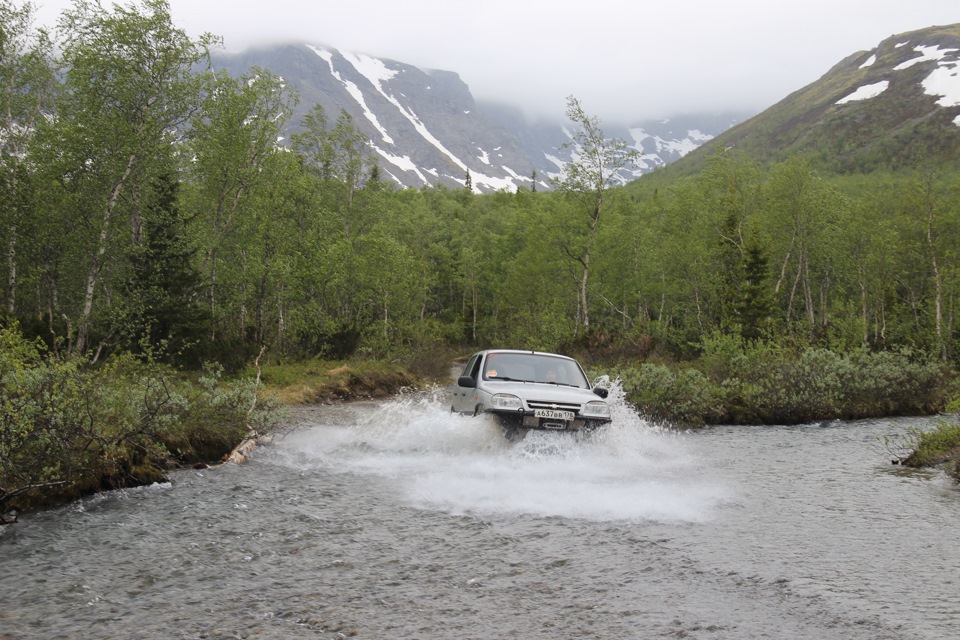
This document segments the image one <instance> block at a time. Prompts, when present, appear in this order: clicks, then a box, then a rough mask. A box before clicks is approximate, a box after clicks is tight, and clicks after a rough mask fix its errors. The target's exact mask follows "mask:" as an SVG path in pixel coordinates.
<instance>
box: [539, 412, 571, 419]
mask: <svg viewBox="0 0 960 640" xmlns="http://www.w3.org/2000/svg"><path fill="white" fill-rule="evenodd" d="M533 415H535V416H536V417H538V418H546V419H547V420H573V411H558V410H556V409H535V410H534V412H533Z"/></svg>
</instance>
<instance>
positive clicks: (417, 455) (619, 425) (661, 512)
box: [278, 383, 731, 522]
mask: <svg viewBox="0 0 960 640" xmlns="http://www.w3.org/2000/svg"><path fill="white" fill-rule="evenodd" d="M610 401H611V406H612V412H613V421H612V422H611V423H610V424H608V425H606V426H605V427H603V428H601V429H599V430H597V431H595V432H592V433H589V434H586V433H585V434H570V433H558V432H548V431H529V432H527V434H526V436H525V437H524V438H523V439H522V440H520V441H518V442H509V441H507V440H506V439H505V438H504V437H503V435H502V433H501V431H500V429H499V427H498V426H497V424H496V421H495V420H494V419H493V418H492V417H489V416H479V417H467V416H461V415H459V414H454V413H451V412H450V411H449V409H448V404H447V402H446V398H445V395H444V390H442V389H437V390H434V391H431V392H429V393H422V394H413V395H408V396H402V397H399V398H397V399H395V400H393V401H390V402H387V403H384V404H382V405H380V406H379V407H378V408H377V409H376V410H374V411H372V412H367V414H366V415H365V416H362V417H361V418H360V420H359V421H357V422H355V423H353V424H348V425H339V426H337V425H330V424H324V423H323V422H318V421H315V422H313V423H312V424H311V425H310V426H308V427H307V428H305V429H302V430H300V431H299V432H297V433H295V434H293V435H292V436H290V437H288V438H286V439H285V440H284V441H283V442H282V443H280V444H279V445H278V448H280V449H281V450H282V451H283V454H284V455H286V456H287V457H288V461H289V462H290V463H291V464H297V465H302V467H303V468H309V467H311V466H315V465H323V466H325V467H328V468H332V469H334V470H337V471H340V472H350V473H357V474H362V475H365V476H371V477H376V478H381V479H383V480H384V481H385V483H386V485H387V486H388V487H389V488H390V490H393V491H396V492H398V493H399V494H400V495H401V497H402V498H403V499H405V500H406V501H408V502H409V503H411V504H413V505H415V506H417V507H419V508H423V509H432V510H441V511H444V512H448V513H451V514H484V515H494V514H528V515H534V516H541V517H550V516H560V517H567V518H581V519H586V520H595V521H615V520H629V521H641V520H654V521H660V522H701V521H704V520H706V519H709V518H710V515H711V512H712V510H713V509H714V508H715V507H716V506H718V505H720V504H722V503H724V502H727V501H729V500H730V497H731V491H730V490H729V489H728V488H725V487H723V486H722V485H718V484H717V483H716V482H714V481H712V480H710V479H709V478H704V477H703V474H702V473H701V468H700V457H699V456H698V454H697V452H696V451H695V449H694V448H693V445H692V444H691V443H690V442H688V441H687V440H686V439H685V438H684V437H683V436H682V435H681V434H678V433H675V432H671V431H669V430H664V429H661V428H658V427H654V426H652V425H650V424H649V423H647V422H646V421H644V420H643V419H641V418H639V417H638V416H637V414H636V412H635V411H634V410H633V408H632V407H630V406H629V405H628V403H627V402H626V401H625V400H624V394H623V390H622V388H621V387H620V386H619V384H616V383H615V384H614V386H613V388H612V389H611V393H610Z"/></svg>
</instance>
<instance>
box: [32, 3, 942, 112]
mask: <svg viewBox="0 0 960 640" xmlns="http://www.w3.org/2000/svg"><path fill="white" fill-rule="evenodd" d="M64 5H65V3H64V4H59V3H58V2H52V3H51V2H47V3H45V5H44V7H43V15H44V16H46V17H49V16H51V15H55V14H56V13H57V12H58V11H59V8H58V7H60V6H64ZM170 6H171V12H172V14H173V17H174V21H175V22H176V23H177V24H178V26H181V27H182V28H184V29H185V30H186V31H187V32H188V33H190V34H191V35H194V36H196V35H198V34H200V33H202V32H211V33H214V34H218V35H222V36H223V37H224V40H225V46H226V48H227V49H228V50H231V51H239V50H242V49H244V48H247V47H250V46H253V45H259V44H267V43H270V42H275V41H290V40H296V41H303V42H306V43H309V44H318V45H321V44H322V45H327V46H330V47H335V48H338V49H343V50H346V51H355V52H362V53H367V54H370V55H374V56H381V57H387V58H393V59H396V60H400V61H402V62H407V63H410V64H414V65H416V66H420V67H423V68H428V69H444V70H449V71H455V72H457V73H459V74H460V77H461V78H462V79H463V80H464V81H465V82H466V83H467V84H468V85H469V86H470V89H471V91H472V93H473V94H474V96H475V97H477V98H478V99H484V100H496V101H498V102H504V103H508V104H514V105H516V106H519V107H521V108H522V109H523V110H524V111H525V112H526V113H527V114H528V115H530V116H531V117H551V118H562V117H563V112H564V107H565V104H566V97H567V96H569V95H575V96H576V97H577V98H579V99H580V101H581V102H582V104H583V106H584V109H585V110H586V111H587V112H588V113H591V114H595V115H597V116H598V117H600V119H601V120H602V121H606V122H630V121H637V120H640V119H646V118H666V117H670V116H672V115H679V114H682V113H696V112H703V111H718V110H737V111H747V112H759V111H761V110H763V109H765V108H766V107H768V106H770V105H772V104H774V103H775V102H777V101H779V100H780V99H782V98H783V97H785V96H786V95H788V94H789V93H791V92H793V91H795V90H797V89H800V88H801V87H803V86H805V85H807V84H809V83H810V82H813V81H814V80H816V79H817V78H819V77H820V76H821V75H823V74H824V73H826V72H827V71H828V70H829V69H830V68H831V67H832V66H833V65H834V64H836V63H837V62H839V61H840V60H842V59H843V58H845V57H847V56H848V55H850V54H852V53H855V52H857V51H860V50H865V49H870V48H873V47H874V46H876V45H877V44H879V42H880V41H881V40H883V39H884V38H886V37H888V36H890V35H893V34H897V33H903V32H906V31H912V30H915V29H920V28H924V27H928V26H932V25H935V24H951V23H953V22H956V21H957V17H956V16H957V12H956V7H955V3H954V2H953V1H952V0H951V1H946V0H913V1H911V2H909V3H903V2H902V1H894V0H874V1H867V0H845V1H844V2H836V1H835V0H832V1H830V2H828V1H826V0H807V1H804V2H800V1H797V0H784V1H781V2H769V0H764V1H757V0H728V1H727V2H717V1H716V0H677V1H674V2H657V3H651V2H642V1H641V2H637V0H632V1H623V0H592V1H591V2H582V1H580V0H578V1H576V2H574V1H571V0H554V1H553V2H550V3H546V2H544V3H541V2H530V1H524V0H484V1H483V2H476V1H475V0H474V1H470V2H466V1H463V0H406V1H405V2H396V1H395V0H365V1H363V2H338V3H316V2H313V1H307V0H273V1H272V2H269V3H264V2H262V1H260V0H257V1H254V0H234V1H233V2H231V3H229V4H228V5H223V4H221V3H214V2H205V1H203V0H170ZM45 23H46V24H49V22H45Z"/></svg>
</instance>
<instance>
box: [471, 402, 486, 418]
mask: <svg viewBox="0 0 960 640" xmlns="http://www.w3.org/2000/svg"><path fill="white" fill-rule="evenodd" d="M486 410H487V408H486V407H485V406H483V405H482V404H478V405H477V406H476V408H475V409H474V410H473V415H475V416H478V415H480V414H481V413H483V412H484V411H486Z"/></svg>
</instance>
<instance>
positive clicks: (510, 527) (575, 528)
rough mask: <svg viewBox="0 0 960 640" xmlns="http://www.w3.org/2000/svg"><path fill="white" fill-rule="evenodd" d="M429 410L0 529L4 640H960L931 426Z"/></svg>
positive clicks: (321, 426)
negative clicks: (544, 417)
mask: <svg viewBox="0 0 960 640" xmlns="http://www.w3.org/2000/svg"><path fill="white" fill-rule="evenodd" d="M446 407H447V404H446V402H445V401H444V400H443V398H442V397H437V398H433V397H429V396H416V397H410V398H405V399H400V400H396V401H392V402H389V403H386V404H376V403H360V404H351V405H344V406H336V407H314V408H310V409H306V410H304V411H303V412H301V414H300V415H299V416H298V420H299V422H300V423H301V425H300V427H299V428H298V429H296V430H294V431H292V432H291V433H289V434H288V435H287V436H286V437H284V438H282V439H280V440H278V441H276V442H275V443H274V444H272V445H270V446H267V447H262V448H261V449H259V450H258V451H257V452H256V453H255V454H254V456H253V459H252V460H251V461H250V462H249V463H248V464H246V465H242V466H236V465H230V466H223V467H218V468H213V469H208V470H204V471H192V470H191V471H182V472H178V473H176V474H175V475H174V476H173V478H172V482H170V483H169V484H164V485H155V486H151V487H145V488H140V489H136V490H127V491H120V492H113V493H110V494H106V495H101V496H97V497H93V498H90V499H87V500H83V501H81V502H78V503H75V504H73V505H70V506H68V507H65V508H62V509H57V510H53V511H48V512H44V513H40V514H35V515H31V516H28V517H24V518H22V519H21V521H20V523H18V524H16V525H14V526H10V527H6V528H4V529H0V639H3V640H8V639H11V638H16V639H20V638H349V637H355V638H374V639H382V638H478V639H479V638H521V639H524V638H604V639H607V638H818V639H820V638H837V639H860V638H862V639H871V640H873V639H883V638H909V639H914V638H919V639H925V638H954V637H958V635H960V632H958V623H960V544H958V540H960V490H958V489H957V488H955V487H954V486H953V485H952V484H951V482H950V481H949V480H948V479H947V478H946V477H945V476H944V474H943V473H942V472H939V471H931V472H922V473H917V472H907V471H906V470H904V469H901V468H899V467H894V466H891V465H890V460H889V459H890V454H889V453H888V452H887V451H886V450H885V449H884V448H883V446H882V445H881V444H880V442H879V441H878V437H880V436H883V435H886V434H897V433H903V432H905V431H906V430H907V429H908V428H910V427H924V426H925V425H927V424H929V421H919V420H899V421H866V422H856V423H831V424H829V425H826V426H822V425H811V426H800V427H768V428H761V427H721V428H714V429H709V430H706V431H702V432H696V433H689V434H684V435H677V434H674V433H670V432H663V431H660V430H658V429H655V428H653V427H651V426H650V425H648V424H646V423H644V422H643V421H641V420H639V419H637V418H635V417H633V415H632V414H631V412H629V410H627V409H626V408H625V407H624V406H622V404H621V405H618V407H617V409H618V410H617V415H616V418H615V420H614V423H613V424H612V425H611V428H610V429H608V430H607V431H605V432H603V433H602V434H599V435H597V436H594V437H592V438H591V439H584V440H578V439H575V438H571V437H567V436H564V435H563V434H554V433H544V434H537V433H531V434H529V435H528V436H527V438H526V439H525V440H523V441H522V442H520V443H515V444H509V443H506V442H504V441H503V439H502V438H501V437H500V436H499V434H498V433H497V431H496V429H495V427H494V426H493V425H491V424H488V423H486V422H484V421H483V420H482V419H472V418H464V417H459V416H452V415H450V414H449V413H448V411H447V409H446Z"/></svg>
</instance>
